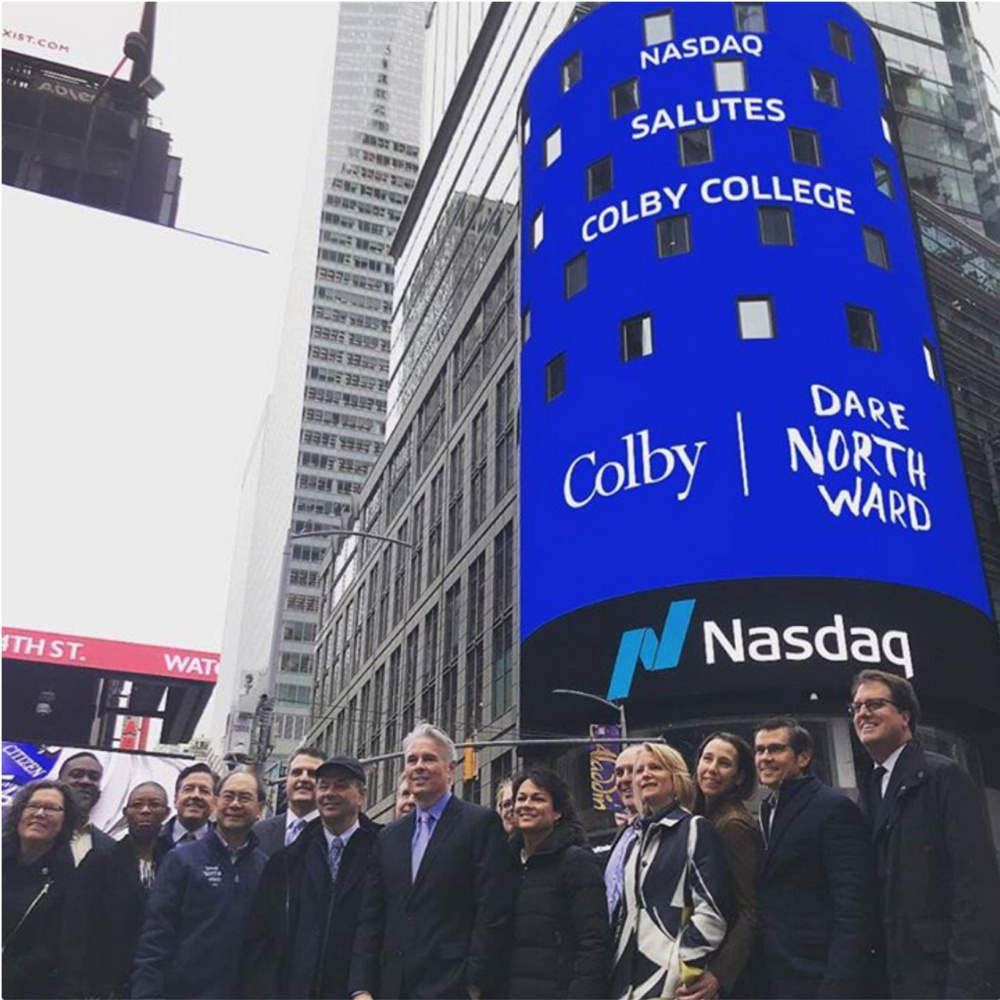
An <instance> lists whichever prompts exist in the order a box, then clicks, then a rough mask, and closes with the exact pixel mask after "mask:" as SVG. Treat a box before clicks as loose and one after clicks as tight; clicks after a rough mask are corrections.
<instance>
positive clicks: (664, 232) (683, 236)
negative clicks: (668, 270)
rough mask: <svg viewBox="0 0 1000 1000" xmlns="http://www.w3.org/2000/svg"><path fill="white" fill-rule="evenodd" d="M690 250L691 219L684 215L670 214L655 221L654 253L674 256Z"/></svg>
mask: <svg viewBox="0 0 1000 1000" xmlns="http://www.w3.org/2000/svg"><path fill="white" fill-rule="evenodd" d="M690 250H691V220H690V218H689V217H688V216H686V215H671V216H668V217H667V218H666V219H658V220H657V222H656V254H657V256H658V257H676V256H677V255H678V254H682V253H689V252H690Z"/></svg>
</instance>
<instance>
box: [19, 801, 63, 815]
mask: <svg viewBox="0 0 1000 1000" xmlns="http://www.w3.org/2000/svg"><path fill="white" fill-rule="evenodd" d="M24 811H25V812H26V813H42V814H43V815H45V816H58V815H59V813H61V812H65V811H66V810H65V809H63V807H62V806H57V805H54V804H53V803H51V802H29V803H28V804H27V805H26V806H25V807H24Z"/></svg>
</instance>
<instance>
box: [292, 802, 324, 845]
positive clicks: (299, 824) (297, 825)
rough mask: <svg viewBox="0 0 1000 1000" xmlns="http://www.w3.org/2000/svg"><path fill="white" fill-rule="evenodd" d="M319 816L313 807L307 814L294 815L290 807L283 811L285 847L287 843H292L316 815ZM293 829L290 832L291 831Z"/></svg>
mask: <svg viewBox="0 0 1000 1000" xmlns="http://www.w3.org/2000/svg"><path fill="white" fill-rule="evenodd" d="M317 816H319V810H318V809H313V811H312V812H311V813H309V814H308V815H307V816H296V815H295V813H293V812H292V810H291V809H289V810H288V812H287V813H285V847H288V845H289V844H294V843H295V841H296V839H297V838H298V836H299V834H300V833H301V832H302V831H303V830H304V829H305V828H306V826H307V825H308V824H309V823H311V822H312V821H313V820H314V819H316V817H317ZM293 830H294V831H295V832H294V833H292V831H293Z"/></svg>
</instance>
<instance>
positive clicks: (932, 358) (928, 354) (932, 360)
mask: <svg viewBox="0 0 1000 1000" xmlns="http://www.w3.org/2000/svg"><path fill="white" fill-rule="evenodd" d="M924 365H925V367H926V368H927V377H928V378H929V379H930V380H931V381H932V382H937V381H938V363H937V355H936V354H935V353H934V348H933V347H931V345H930V344H929V343H928V342H927V341H926V340H925V341H924Z"/></svg>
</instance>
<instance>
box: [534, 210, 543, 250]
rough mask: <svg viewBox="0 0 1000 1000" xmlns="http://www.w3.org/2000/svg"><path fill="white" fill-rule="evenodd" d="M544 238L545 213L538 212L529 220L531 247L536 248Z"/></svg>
mask: <svg viewBox="0 0 1000 1000" xmlns="http://www.w3.org/2000/svg"><path fill="white" fill-rule="evenodd" d="M544 239H545V213H544V212H539V213H538V214H537V215H536V216H535V218H534V219H533V220H532V222H531V249H532V250H537V249H538V248H539V247H540V246H541V244H542V240H544Z"/></svg>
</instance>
